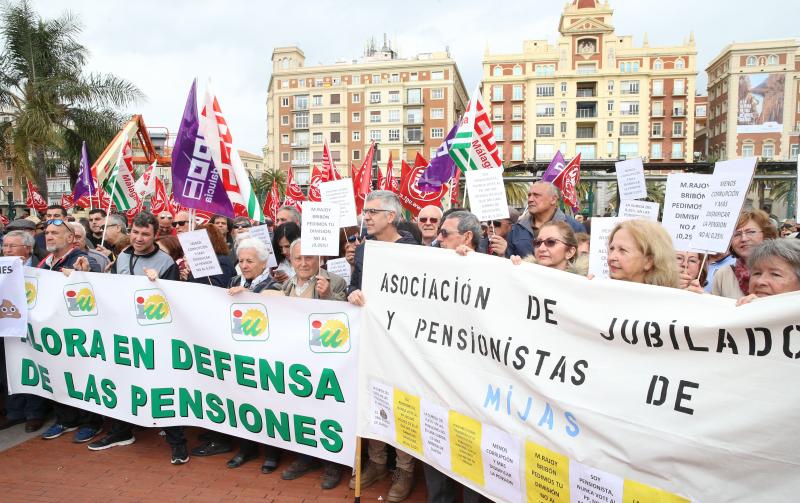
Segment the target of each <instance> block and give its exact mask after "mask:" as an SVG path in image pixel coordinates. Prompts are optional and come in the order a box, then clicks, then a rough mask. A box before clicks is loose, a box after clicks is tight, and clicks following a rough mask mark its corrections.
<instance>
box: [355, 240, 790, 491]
mask: <svg viewBox="0 0 800 503" xmlns="http://www.w3.org/2000/svg"><path fill="white" fill-rule="evenodd" d="M364 268H365V273H364V284H363V291H364V296H365V299H366V304H365V311H366V312H365V316H364V331H365V333H369V337H365V338H364V339H363V340H362V341H361V342H362V348H361V357H360V359H359V399H360V404H361V407H360V411H359V416H358V432H359V435H362V436H365V437H369V438H376V439H380V440H382V441H385V442H388V443H390V444H393V445H395V446H396V447H398V448H400V449H403V450H405V451H407V452H409V453H411V454H413V455H414V456H416V457H418V458H420V459H423V460H424V461H425V462H426V463H428V464H430V465H432V466H433V467H435V468H436V469H438V470H441V471H442V472H444V473H446V474H448V475H450V476H452V477H453V478H455V479H456V480H457V481H459V482H461V483H464V484H466V485H468V486H470V487H472V488H474V489H476V490H478V491H480V492H481V493H483V494H485V495H486V496H488V497H490V498H492V499H494V500H498V501H515V502H517V501H536V502H539V501H549V502H570V501H571V502H577V501H581V502H583V501H616V502H624V503H633V502H641V503H644V502H655V501H660V502H679V501H681V502H683V501H687V502H688V501H692V502H753V501H765V502H766V501H769V502H778V501H780V502H783V501H795V500H796V498H797V478H798V467H800V436H798V435H797V434H796V430H797V424H798V421H800V407H798V402H799V401H800V399H798V395H797V392H796V386H797V385H796V383H797V380H798V378H800V311H798V309H797V306H798V302H800V293H792V294H785V295H781V296H775V297H771V298H768V299H763V300H761V301H758V302H754V303H752V304H748V305H745V306H742V307H735V304H734V301H733V300H731V299H725V298H721V297H713V296H710V295H698V294H694V293H691V292H686V291H683V290H678V289H670V288H660V287H654V286H649V285H641V284H634V283H629V282H622V281H613V280H601V279H594V280H591V281H590V280H587V279H586V278H583V277H581V276H577V275H572V274H569V273H564V272H560V271H556V270H553V269H548V268H545V267H541V266H536V265H533V264H526V263H523V264H522V265H519V266H515V265H513V264H511V263H510V262H509V261H508V260H502V259H499V258H496V257H490V256H486V255H482V254H477V253H471V254H469V255H468V256H467V257H459V256H457V255H456V254H455V253H454V252H453V251H452V250H443V249H433V248H422V247H413V246H412V247H408V246H396V245H393V244H389V243H378V242H374V241H370V242H368V243H367V250H366V253H365V264H364ZM464 271H469V274H465V273H464ZM381 355H391V357H388V356H387V357H381Z"/></svg>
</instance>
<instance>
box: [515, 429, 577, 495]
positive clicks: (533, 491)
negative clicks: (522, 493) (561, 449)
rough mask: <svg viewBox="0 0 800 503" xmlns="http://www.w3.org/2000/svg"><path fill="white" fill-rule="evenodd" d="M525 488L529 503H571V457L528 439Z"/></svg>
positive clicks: (526, 443)
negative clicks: (568, 457)
mask: <svg viewBox="0 0 800 503" xmlns="http://www.w3.org/2000/svg"><path fill="white" fill-rule="evenodd" d="M525 488H526V489H527V491H526V492H527V494H528V503H569V459H567V457H566V456H562V455H561V454H558V453H556V452H553V451H551V450H550V449H546V448H544V447H542V446H541V445H538V444H534V443H533V442H530V441H526V442H525Z"/></svg>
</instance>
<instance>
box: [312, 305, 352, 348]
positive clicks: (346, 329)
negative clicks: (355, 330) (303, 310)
mask: <svg viewBox="0 0 800 503" xmlns="http://www.w3.org/2000/svg"><path fill="white" fill-rule="evenodd" d="M308 324H309V327H308V346H309V348H310V349H311V351H312V352H314V353H347V352H348V351H350V320H349V319H348V318H347V315H346V314H345V313H311V316H309V317H308Z"/></svg>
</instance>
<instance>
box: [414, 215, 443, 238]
mask: <svg viewBox="0 0 800 503" xmlns="http://www.w3.org/2000/svg"><path fill="white" fill-rule="evenodd" d="M441 221H442V209H441V208H439V207H438V206H433V205H428V206H425V207H424V208H422V209H421V210H419V215H417V227H419V232H420V233H421V234H422V245H423V246H430V245H431V244H432V243H433V242H434V241H435V240H436V234H437V233H438V232H439V222H441Z"/></svg>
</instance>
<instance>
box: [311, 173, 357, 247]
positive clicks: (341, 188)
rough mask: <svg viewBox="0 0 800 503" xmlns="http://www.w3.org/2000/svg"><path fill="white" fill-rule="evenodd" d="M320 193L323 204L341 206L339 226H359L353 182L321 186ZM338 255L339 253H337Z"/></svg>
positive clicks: (349, 180) (330, 183)
mask: <svg viewBox="0 0 800 503" xmlns="http://www.w3.org/2000/svg"><path fill="white" fill-rule="evenodd" d="M319 193H320V197H321V198H322V202H323V203H330V204H338V205H339V211H340V213H339V226H341V227H352V226H356V225H358V218H357V215H356V199H355V195H354V194H353V181H352V180H351V179H349V178H342V179H341V180H334V181H332V182H324V183H321V184H319ZM337 255H338V253H337Z"/></svg>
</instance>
